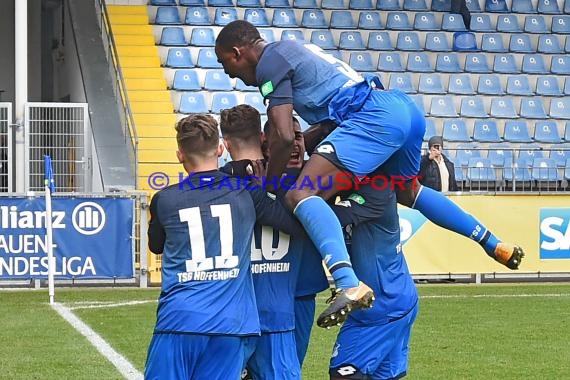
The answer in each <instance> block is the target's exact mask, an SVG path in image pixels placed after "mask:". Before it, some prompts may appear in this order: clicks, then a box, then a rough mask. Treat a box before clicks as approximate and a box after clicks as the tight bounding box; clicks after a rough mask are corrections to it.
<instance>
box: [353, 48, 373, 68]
mask: <svg viewBox="0 0 570 380" xmlns="http://www.w3.org/2000/svg"><path fill="white" fill-rule="evenodd" d="M348 64H349V65H350V67H352V68H353V69H354V70H356V71H376V65H375V64H374V63H373V62H372V56H371V55H370V53H368V52H366V51H365V52H358V53H350V58H349V61H348Z"/></svg>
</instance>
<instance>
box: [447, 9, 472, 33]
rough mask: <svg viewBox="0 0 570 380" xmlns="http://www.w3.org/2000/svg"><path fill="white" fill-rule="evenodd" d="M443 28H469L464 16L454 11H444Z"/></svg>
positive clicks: (458, 30) (455, 30)
mask: <svg viewBox="0 0 570 380" xmlns="http://www.w3.org/2000/svg"><path fill="white" fill-rule="evenodd" d="M441 29H442V30H447V31H450V32H461V31H464V30H467V29H466V28H465V23H464V22H463V17H461V15H458V14H454V13H444V14H443V20H442V21H441Z"/></svg>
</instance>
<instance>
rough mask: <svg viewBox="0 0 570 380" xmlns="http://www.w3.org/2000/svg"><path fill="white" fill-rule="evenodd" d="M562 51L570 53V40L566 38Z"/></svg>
mask: <svg viewBox="0 0 570 380" xmlns="http://www.w3.org/2000/svg"><path fill="white" fill-rule="evenodd" d="M564 51H565V52H566V53H570V38H568V36H567V37H566V43H565V44H564Z"/></svg>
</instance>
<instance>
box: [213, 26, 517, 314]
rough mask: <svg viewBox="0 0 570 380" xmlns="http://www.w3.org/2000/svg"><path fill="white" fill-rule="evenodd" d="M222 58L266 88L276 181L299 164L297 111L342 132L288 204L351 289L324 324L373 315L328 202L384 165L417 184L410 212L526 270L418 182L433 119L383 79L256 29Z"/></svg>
mask: <svg viewBox="0 0 570 380" xmlns="http://www.w3.org/2000/svg"><path fill="white" fill-rule="evenodd" d="M215 51H216V55H217V57H218V61H219V62H220V63H221V64H222V66H223V68H224V71H225V72H226V73H227V74H228V75H229V76H230V77H232V78H233V77H238V78H240V79H241V80H242V81H243V82H244V83H245V84H247V85H251V86H258V87H259V89H260V92H261V94H262V95H263V97H264V98H265V99H267V100H268V101H269V103H268V111H267V112H268V119H269V122H270V123H272V124H273V125H274V126H275V129H276V133H275V134H274V136H275V137H274V138H272V139H270V140H269V144H268V145H269V147H270V149H271V159H270V160H269V166H268V168H267V176H268V177H269V178H270V179H271V178H279V176H280V175H281V173H282V172H283V169H284V167H285V165H286V164H287V161H288V160H289V156H290V152H291V146H292V142H293V139H294V134H293V128H292V119H291V116H292V112H293V110H295V111H296V112H297V113H298V114H299V115H300V116H301V117H302V118H303V119H305V121H307V122H308V123H309V124H319V123H321V124H322V123H325V124H330V123H332V124H333V125H335V126H339V128H335V129H334V130H333V131H332V132H331V133H330V134H329V135H328V136H326V138H325V139H324V140H323V142H322V143H321V144H320V145H319V146H318V148H317V149H316V154H313V155H312V156H311V158H310V160H309V162H308V163H307V165H305V167H304V168H303V171H302V175H301V176H300V178H299V180H298V181H299V182H298V185H299V186H296V189H294V190H291V191H289V192H288V193H287V197H286V199H287V203H288V205H289V206H290V207H291V209H292V210H294V213H295V215H296V216H297V218H299V220H300V221H301V223H302V224H303V226H304V227H305V230H306V231H307V233H308V234H309V236H310V237H311V239H312V240H313V242H314V243H315V245H316V246H317V247H318V249H319V252H320V254H321V256H322V257H323V259H324V260H325V263H326V265H327V267H328V269H329V271H330V273H331V275H332V276H333V278H334V279H335V283H336V286H337V288H339V289H341V291H340V292H339V294H338V296H337V298H336V299H335V300H334V301H333V302H332V303H331V305H330V306H329V308H328V309H327V310H325V312H324V314H329V315H334V316H335V317H339V318H342V317H341V314H342V313H343V312H344V313H346V312H347V311H349V310H350V309H351V308H360V307H367V306H369V305H370V300H371V299H372V297H371V294H372V292H371V290H370V288H369V287H368V286H367V285H365V284H364V283H361V282H359V280H358V278H357V276H356V275H355V273H354V270H353V269H352V266H351V264H350V259H349V257H348V253H347V251H346V247H345V246H344V243H343V240H342V229H341V226H340V224H339V223H338V220H337V219H336V218H335V217H334V215H333V212H332V211H331V209H330V208H329V207H328V205H327V204H326V202H325V201H324V199H327V198H329V197H330V196H332V194H333V193H334V191H335V188H336V186H334V185H335V184H336V175H337V174H339V173H340V172H342V171H348V172H350V173H352V174H353V175H354V176H355V180H356V181H358V178H359V176H363V175H367V174H369V173H372V172H373V171H374V170H376V169H377V168H378V167H380V166H381V165H384V168H385V169H386V174H387V175H398V176H403V177H405V178H409V179H410V180H409V181H407V182H406V183H405V185H404V186H403V188H402V189H401V190H400V191H398V194H397V197H398V201H399V202H400V203H402V204H404V205H406V206H409V207H414V208H416V209H417V210H419V211H420V212H422V214H424V215H425V216H426V217H427V218H428V219H430V220H431V221H433V222H434V223H436V224H438V225H440V226H442V227H445V228H447V229H450V230H452V231H455V232H457V233H460V234H462V235H464V236H468V237H470V238H471V239H473V240H475V241H477V242H478V243H479V244H481V245H482V246H483V248H484V249H485V251H486V252H487V254H488V255H490V256H491V257H493V258H494V259H495V260H497V261H499V262H500V263H502V264H504V265H506V266H507V267H509V268H511V269H517V268H518V266H519V264H520V261H521V259H522V257H523V255H524V254H523V251H522V249H521V248H520V247H518V246H515V245H509V244H505V243H502V242H500V241H499V239H498V238H497V237H496V236H495V235H493V234H492V233H491V232H490V231H489V230H487V229H486V228H485V227H484V226H483V225H482V224H481V223H480V222H478V221H477V220H476V219H475V218H473V217H472V216H471V215H469V214H467V213H465V212H464V211H463V210H462V209H461V208H459V207H458V206H457V205H455V204H454V203H453V202H452V201H451V200H449V199H448V198H446V197H445V196H444V195H442V194H441V193H439V192H437V191H433V190H431V189H429V188H424V187H422V186H419V185H418V183H417V181H416V180H414V177H415V176H416V175H417V173H418V171H419V160H420V157H421V143H422V140H423V135H424V132H425V118H424V115H423V114H422V113H421V112H420V110H419V109H418V108H417V107H416V105H415V103H414V101H413V100H412V99H411V98H410V97H409V96H407V95H406V94H404V93H402V92H401V91H398V90H390V91H383V86H382V84H381V82H380V80H379V78H378V77H367V78H363V77H362V76H361V75H359V74H358V73H357V72H355V71H354V70H353V69H352V68H350V66H348V65H347V64H346V63H344V62H342V61H340V60H338V59H336V58H334V57H332V56H331V55H328V54H326V53H324V52H323V51H322V50H321V49H320V48H318V47H317V46H315V45H311V44H301V43H298V42H295V41H278V42H274V43H270V44H267V43H266V42H265V41H264V40H263V39H262V38H261V36H260V34H259V32H258V30H257V29H256V28H255V27H254V26H253V25H252V24H250V23H248V22H246V21H233V22H231V23H229V24H228V25H226V26H225V27H224V28H223V29H222V30H221V31H220V33H219V35H218V37H217V39H216V47H215ZM307 178H309V180H310V181H311V183H318V180H319V179H323V178H332V179H333V180H332V181H333V184H332V185H333V186H328V184H325V185H324V186H321V187H318V186H317V187H310V186H300V185H301V184H302V181H305V180H306V179H307ZM276 182H277V181H276ZM323 198H324V199H323Z"/></svg>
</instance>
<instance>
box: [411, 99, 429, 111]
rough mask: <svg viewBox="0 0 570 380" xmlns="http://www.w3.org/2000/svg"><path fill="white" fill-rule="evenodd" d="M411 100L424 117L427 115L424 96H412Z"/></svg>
mask: <svg viewBox="0 0 570 380" xmlns="http://www.w3.org/2000/svg"><path fill="white" fill-rule="evenodd" d="M410 98H412V100H413V101H414V103H416V106H417V107H418V109H419V110H420V111H421V112H423V114H424V115H427V112H426V107H425V105H424V96H423V95H422V94H417V95H410Z"/></svg>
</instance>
